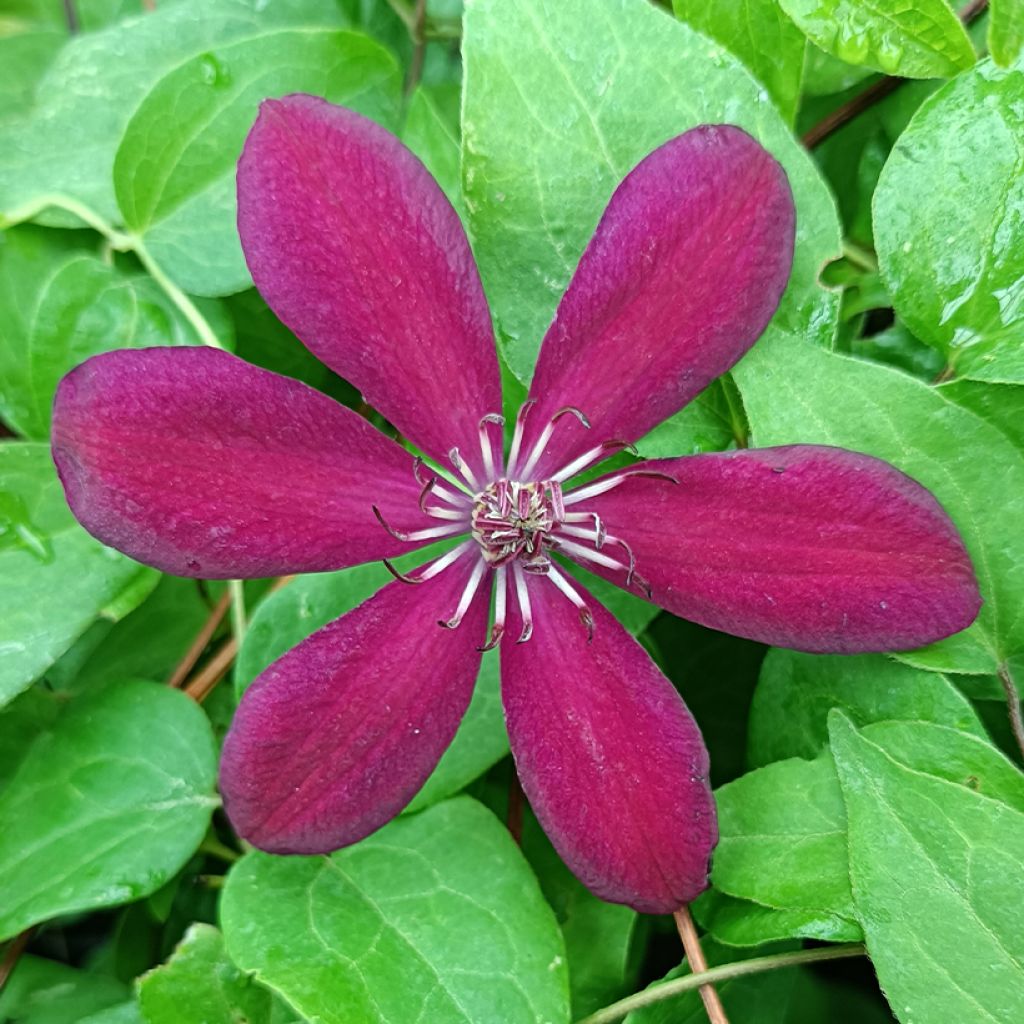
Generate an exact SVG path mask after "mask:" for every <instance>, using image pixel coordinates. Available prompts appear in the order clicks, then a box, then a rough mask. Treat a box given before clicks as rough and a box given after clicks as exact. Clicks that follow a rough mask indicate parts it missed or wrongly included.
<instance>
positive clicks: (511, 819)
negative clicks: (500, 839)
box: [505, 766, 523, 846]
mask: <svg viewBox="0 0 1024 1024" xmlns="http://www.w3.org/2000/svg"><path fill="white" fill-rule="evenodd" d="M505 824H506V826H507V827H508V831H509V835H511V836H512V838H513V839H514V840H515V841H516V845H517V846H522V845H523V784H522V783H521V782H520V781H519V773H518V772H517V771H516V770H515V767H514V766H513V768H512V778H511V779H510V780H509V783H508V814H507V816H506V818H505Z"/></svg>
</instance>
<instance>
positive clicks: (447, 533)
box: [371, 505, 469, 542]
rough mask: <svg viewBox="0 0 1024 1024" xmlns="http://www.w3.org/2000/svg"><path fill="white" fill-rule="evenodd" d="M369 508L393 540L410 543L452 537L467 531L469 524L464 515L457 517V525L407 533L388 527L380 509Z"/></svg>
mask: <svg viewBox="0 0 1024 1024" xmlns="http://www.w3.org/2000/svg"><path fill="white" fill-rule="evenodd" d="M371 508H372V509H373V514H374V515H375V516H376V517H377V522H379V523H380V525H381V526H383V527H384V529H385V530H387V531H388V533H390V534H391V536H392V537H394V538H395V540H402V541H409V542H412V541H418V540H432V539H437V538H440V537H454V536H455V534H457V533H464V532H465V531H466V530H468V529H469V522H468V520H467V518H466V516H465V514H462V515H460V516H459V517H458V519H459V521H458V522H457V523H452V525H451V526H431V527H428V528H427V529H426V530H413V531H412V532H411V533H407V532H405V531H404V530H396V529H395V528H394V527H392V526H389V525H388V522H387V520H386V519H385V518H384V516H383V515H382V514H381V511H380V509H379V508H377V506H376V505H372V506H371ZM440 518H443V519H447V518H448V517H447V516H441V517H440Z"/></svg>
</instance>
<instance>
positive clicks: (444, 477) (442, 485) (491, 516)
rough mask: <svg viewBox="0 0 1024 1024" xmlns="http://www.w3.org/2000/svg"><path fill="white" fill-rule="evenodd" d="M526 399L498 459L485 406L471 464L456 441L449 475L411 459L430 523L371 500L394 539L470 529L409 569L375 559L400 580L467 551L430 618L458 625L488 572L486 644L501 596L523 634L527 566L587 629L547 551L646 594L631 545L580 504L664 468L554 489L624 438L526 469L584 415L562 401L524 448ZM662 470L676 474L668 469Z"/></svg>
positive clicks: (497, 631)
mask: <svg viewBox="0 0 1024 1024" xmlns="http://www.w3.org/2000/svg"><path fill="white" fill-rule="evenodd" d="M533 404H534V403H533V400H530V401H528V402H527V403H526V404H525V405H524V406H523V407H522V408H521V409H520V410H519V415H518V416H517V417H516V425H515V433H514V434H513V436H512V445H511V448H510V449H509V455H508V459H507V460H505V459H503V458H502V444H501V442H502V432H501V429H500V428H501V427H502V425H503V424H504V422H505V421H504V420H503V419H502V417H501V416H499V415H497V414H495V413H492V414H490V415H488V416H484V417H483V419H481V421H480V438H479V439H480V457H479V460H478V459H476V458H475V457H473V464H472V465H470V463H469V462H468V461H467V460H466V459H465V458H464V457H463V456H462V455H461V454H460V453H459V450H458V449H457V448H453V449H452V450H451V451H450V452H449V453H448V458H449V461H450V462H451V465H452V466H453V467H454V469H455V473H456V474H457V475H456V476H451V475H448V474H444V473H443V472H442V471H439V470H438V471H431V470H430V469H429V468H428V467H427V466H426V465H425V463H424V462H423V460H422V459H419V458H417V459H416V460H415V461H414V463H413V472H414V473H415V475H416V480H417V481H418V482H419V484H420V487H421V490H420V497H419V507H420V511H421V512H423V513H424V514H426V515H427V516H428V517H430V518H431V519H433V520H435V521H437V523H438V525H437V526H428V527H425V528H423V529H418V530H412V531H404V530H399V529H395V528H394V527H393V526H391V525H390V524H389V523H387V522H386V521H385V519H384V517H383V516H382V515H381V512H380V510H379V509H378V508H377V507H376V506H373V513H374V515H376V517H377V519H378V520H380V523H381V526H383V527H384V529H386V530H387V531H388V532H389V533H390V534H391V535H392V536H394V537H397V538H398V539H399V540H402V541H408V542H413V543H415V542H422V541H432V540H441V539H444V538H448V537H458V536H465V535H466V534H469V536H468V537H466V539H465V540H463V541H462V543H461V544H459V545H458V546H456V547H453V548H452V549H451V550H450V551H448V552H447V553H446V554H444V555H442V556H441V557H440V558H438V559H436V560H435V561H433V562H431V563H430V564H429V565H426V566H424V567H423V568H422V569H420V570H418V571H417V572H415V573H413V574H411V575H406V574H404V573H401V572H399V571H398V570H397V569H395V567H394V566H393V565H392V564H391V563H390V562H389V561H388V559H384V564H385V565H386V566H387V567H388V569H389V570H390V571H391V572H392V573H393V574H394V575H395V576H397V577H398V579H400V580H402V581H403V582H405V583H425V582H426V581H427V580H429V579H431V578H432V577H434V576H436V575H437V574H438V573H441V572H443V571H444V570H445V569H447V568H448V566H450V565H453V564H455V563H456V562H462V560H463V559H464V558H472V559H473V560H474V562H473V564H472V569H471V570H470V572H469V575H468V578H467V582H466V585H465V589H464V590H463V592H462V595H461V597H460V598H459V601H458V604H457V605H456V608H455V611H454V613H453V614H452V616H451V618H449V619H444V620H442V621H440V622H439V623H438V625H440V626H443V627H444V628H446V629H456V628H458V626H459V624H460V623H461V622H462V619H463V617H464V616H465V614H466V612H467V611H468V609H469V607H470V604H471V603H472V601H473V598H474V596H475V595H476V593H477V592H478V590H479V589H480V587H481V586H489V585H490V581H491V579H492V577H493V580H494V595H495V597H494V620H493V624H492V626H491V635H490V639H489V640H488V641H487V643H486V644H485V645H484V646H483V647H482V648H481V650H485V651H486V650H490V648H492V647H494V646H496V645H497V644H498V643H499V641H500V640H501V638H502V635H503V634H504V632H505V612H506V607H507V603H508V601H509V600H515V601H516V602H517V603H518V606H519V613H520V618H521V619H522V633H521V634H520V636H519V638H518V640H517V643H524V642H525V641H527V640H529V639H530V636H531V635H532V633H533V614H532V611H531V605H530V589H529V586H528V585H527V574H529V575H530V576H533V577H534V578H535V579H534V585H540V580H539V579H537V578H538V577H539V578H540V579H543V580H546V581H548V582H549V583H550V584H552V585H553V586H554V587H556V588H557V589H558V590H559V591H560V592H561V593H562V594H563V595H564V596H565V597H566V598H567V599H568V600H569V601H571V602H572V603H573V604H574V605H575V606H576V608H577V610H578V612H579V618H580V622H581V623H582V624H583V626H584V627H585V628H586V630H587V632H588V634H592V632H593V626H594V619H593V616H592V615H591V612H590V609H589V608H588V607H587V603H586V600H585V599H584V597H583V595H582V594H581V593H580V592H579V590H577V589H576V586H575V585H574V583H573V582H572V580H571V577H569V576H567V575H566V574H564V572H563V571H562V570H561V569H560V568H559V567H558V565H557V564H556V563H555V561H553V560H552V557H551V555H552V554H553V553H554V552H557V553H558V554H559V555H561V556H563V557H565V558H569V559H572V560H573V561H574V562H577V563H579V564H581V565H583V566H586V567H587V568H590V569H599V570H604V571H605V572H606V573H609V574H611V575H612V577H613V578H617V579H618V580H619V581H620V582H621V583H622V585H623V586H625V587H627V588H629V587H635V588H637V589H638V590H639V591H641V592H642V593H644V594H646V596H647V597H648V598H650V596H651V594H650V587H649V586H648V584H647V583H646V581H645V580H644V579H643V577H642V576H640V574H639V573H638V572H637V571H636V558H635V557H634V555H633V550H632V548H631V547H630V546H629V544H628V543H627V542H626V541H625V540H623V539H622V538H621V537H618V536H615V535H614V534H612V533H611V532H609V531H608V530H607V529H606V527H605V524H604V523H603V522H602V521H601V518H600V516H598V515H597V514H596V513H595V512H589V511H587V510H586V508H585V505H586V503H587V502H588V500H589V499H591V498H594V497H597V496H598V495H599V494H604V493H605V492H607V491H610V490H612V489H613V488H615V487H618V486H619V485H620V484H622V483H623V482H624V481H626V480H627V479H629V478H630V477H632V476H657V477H662V478H666V474H665V473H662V472H659V471H657V470H646V469H644V468H643V467H642V466H636V467H627V468H626V469H623V470H621V471H620V472H617V473H613V474H611V475H609V476H607V477H604V478H602V479H600V480H596V481H594V482H592V483H589V484H585V485H583V486H581V487H578V488H576V489H575V490H570V491H567V492H565V493H563V490H562V484H563V483H565V482H566V481H568V480H570V479H571V478H572V477H574V476H576V475H577V474H578V473H581V472H583V470H585V469H588V468H589V467H591V466H592V465H594V464H595V463H598V462H601V461H602V460H603V459H605V458H607V457H608V456H609V455H612V454H613V453H615V452H617V451H621V450H622V449H623V448H631V447H632V446H631V445H629V444H627V442H625V441H617V440H611V441H604V442H602V443H601V444H598V445H595V446H594V447H593V448H591V449H589V450H588V451H585V452H584V453H583V454H582V455H579V456H578V457H576V458H575V459H573V460H572V461H570V462H567V463H566V464H565V465H564V466H562V468H561V469H559V470H557V471H556V472H554V473H546V474H545V476H544V477H543V478H542V479H538V478H536V476H535V473H536V472H537V471H538V467H539V466H540V460H541V457H542V455H543V453H544V450H545V447H546V445H547V444H548V442H549V441H550V440H551V437H552V435H553V433H554V431H555V428H556V425H557V424H558V421H559V420H560V419H562V417H563V416H566V415H571V416H575V417H576V419H577V420H579V422H580V423H581V424H583V426H584V427H589V426H590V424H589V422H588V421H587V418H586V416H584V415H583V413H582V412H580V410H579V409H575V408H573V407H571V406H566V407H565V408H564V409H559V410H558V412H556V413H555V414H554V415H553V416H552V417H551V419H550V420H549V421H548V422H547V424H545V426H544V427H543V429H542V430H541V431H540V434H539V436H538V439H537V441H536V442H535V443H534V444H533V446H532V447H531V448H530V450H529V451H524V450H522V449H523V437H524V429H523V428H524V424H525V421H526V416H527V414H528V413H529V411H530V408H531V406H532V405H533ZM496 428H497V429H496ZM459 477H461V478H462V479H461V480H460V479H459ZM667 479H669V480H672V482H673V483H674V482H675V481H674V479H673V478H672V477H667ZM567 486H568V485H567ZM463 564H465V563H463ZM488 570H492V571H493V572H490V571H488Z"/></svg>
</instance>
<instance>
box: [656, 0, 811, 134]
mask: <svg viewBox="0 0 1024 1024" xmlns="http://www.w3.org/2000/svg"><path fill="white" fill-rule="evenodd" d="M672 9H673V10H674V11H675V13H676V17H677V18H681V19H682V20H683V21H685V22H687V23H688V24H689V25H691V26H692V27H693V28H695V29H697V30H698V31H699V32H703V33H704V34H705V35H707V36H710V37H711V38H712V39H714V40H715V41H716V42H719V43H721V44H722V45H723V46H724V47H725V48H726V49H727V50H728V51H729V52H730V53H732V54H733V55H735V56H736V57H739V59H740V60H741V61H743V63H744V64H745V65H746V66H747V67H748V68H749V69H750V71H751V72H752V73H753V75H754V77H755V78H756V79H757V80H758V81H759V82H761V83H762V84H763V85H764V86H765V88H767V90H768V92H769V94H770V95H771V98H772V99H773V100H774V101H775V105H776V106H777V107H778V108H779V110H780V112H781V113H782V116H783V117H784V118H785V119H786V120H787V121H788V122H789V123H790V124H792V123H793V119H794V118H795V117H796V107H797V101H798V99H799V98H800V79H801V77H802V75H803V70H804V50H806V48H807V42H806V40H805V39H804V35H803V33H802V32H801V31H800V30H799V29H798V28H797V27H796V26H795V25H794V24H793V22H792V21H790V20H789V18H788V17H787V16H786V15H785V14H784V13H783V11H782V8H781V7H780V6H779V2H778V0H724V2H719V3H715V4H709V3H704V2H702V0H672Z"/></svg>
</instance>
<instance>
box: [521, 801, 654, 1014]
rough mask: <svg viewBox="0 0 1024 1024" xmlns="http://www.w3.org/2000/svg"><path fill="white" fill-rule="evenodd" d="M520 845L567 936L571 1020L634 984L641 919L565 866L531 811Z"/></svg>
mask: <svg viewBox="0 0 1024 1024" xmlns="http://www.w3.org/2000/svg"><path fill="white" fill-rule="evenodd" d="M521 845H522V848H523V853H524V854H526V857H527V859H528V860H529V862H530V866H531V867H532V868H533V870H534V871H535V872H536V875H537V880H538V881H539V882H540V887H541V891H542V892H543V893H544V898H545V899H546V900H547V901H548V903H549V904H550V905H551V909H552V910H554V912H555V916H556V917H557V918H558V925H559V927H560V928H561V929H562V936H563V938H564V939H565V955H566V963H567V965H568V969H569V992H570V996H571V1002H572V1018H573V1020H576V1019H577V1018H579V1017H584V1016H586V1015H587V1014H588V1013H593V1012H594V1011H595V1010H598V1009H600V1008H601V1007H602V1006H605V1005H607V1004H608V1003H611V1002H614V1001H615V1000H616V999H619V998H621V997H622V996H625V995H628V994H629V993H630V992H631V991H633V988H634V987H635V981H636V975H637V969H638V967H639V961H640V953H641V948H640V947H641V945H642V943H641V942H640V939H641V937H642V936H643V935H644V934H645V930H644V927H643V926H644V924H645V920H644V918H642V917H641V916H640V915H639V914H637V912H636V911H635V910H633V909H632V908H630V907H625V906H622V905H621V904H616V903H605V901H604V900H601V899H598V898H597V897H596V896H595V895H594V894H593V893H591V892H590V890H589V889H587V888H586V887H585V886H584V885H583V883H582V882H581V881H579V879H578V878H576V876H575V875H574V874H573V873H572V872H571V871H570V870H569V869H568V868H567V867H566V866H565V863H564V862H563V861H562V858H561V857H559V856H558V854H557V853H556V852H555V849H554V847H553V846H552V845H551V841H550V840H549V839H548V837H547V836H546V835H545V833H544V831H543V830H542V829H541V827H540V825H539V824H538V823H537V819H536V818H535V817H534V816H533V814H531V813H529V811H527V812H526V813H525V814H524V821H523V837H522V844H521Z"/></svg>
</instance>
